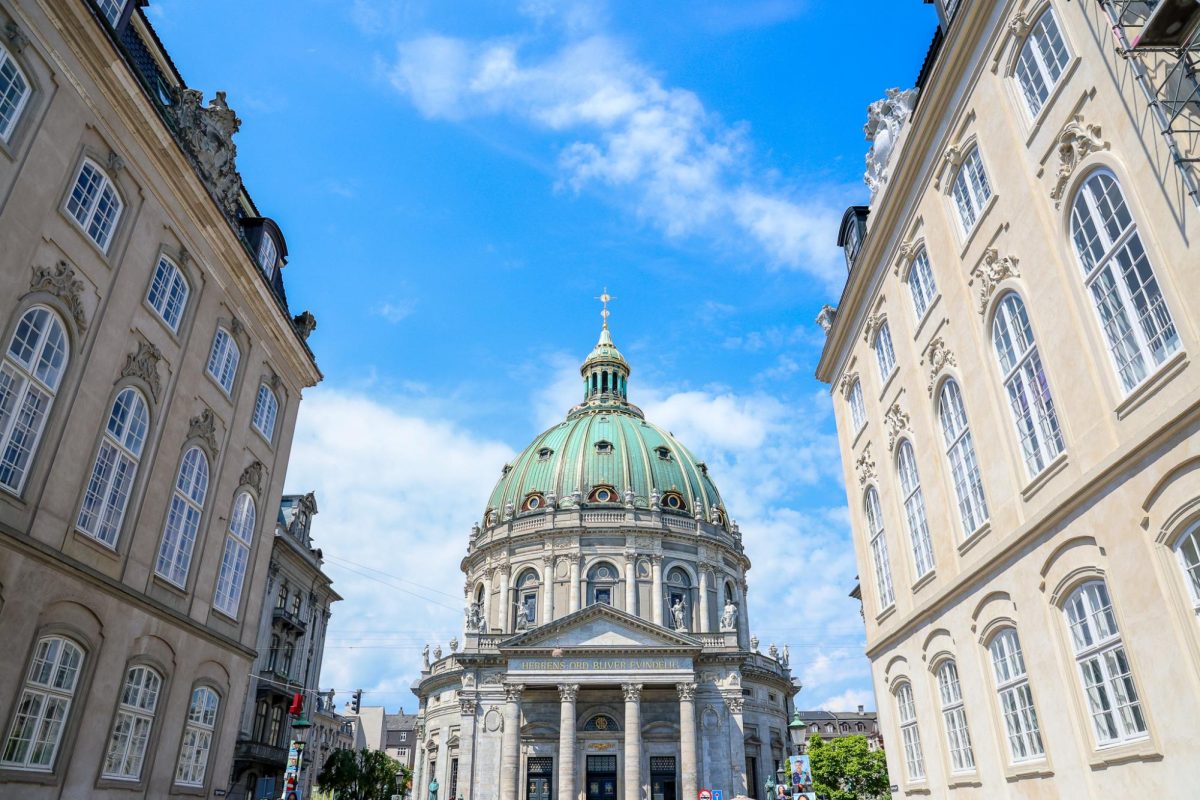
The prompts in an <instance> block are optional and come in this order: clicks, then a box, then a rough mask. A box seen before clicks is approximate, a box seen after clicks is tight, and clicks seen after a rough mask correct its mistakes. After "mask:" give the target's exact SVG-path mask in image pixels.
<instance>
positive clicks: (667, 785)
mask: <svg viewBox="0 0 1200 800" xmlns="http://www.w3.org/2000/svg"><path fill="white" fill-rule="evenodd" d="M650 800H677V796H676V794H675V757H674V756H650Z"/></svg>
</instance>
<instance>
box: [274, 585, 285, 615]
mask: <svg viewBox="0 0 1200 800" xmlns="http://www.w3.org/2000/svg"><path fill="white" fill-rule="evenodd" d="M287 601H288V585H287V581H283V582H282V583H280V584H279V594H277V595H275V607H276V608H278V609H280V610H283V609H286V608H287Z"/></svg>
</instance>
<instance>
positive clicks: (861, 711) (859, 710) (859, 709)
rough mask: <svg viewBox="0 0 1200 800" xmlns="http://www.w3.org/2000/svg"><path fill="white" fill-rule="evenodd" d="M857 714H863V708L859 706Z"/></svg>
mask: <svg viewBox="0 0 1200 800" xmlns="http://www.w3.org/2000/svg"><path fill="white" fill-rule="evenodd" d="M858 713H859V714H861V713H863V707H862V706H859V707H858Z"/></svg>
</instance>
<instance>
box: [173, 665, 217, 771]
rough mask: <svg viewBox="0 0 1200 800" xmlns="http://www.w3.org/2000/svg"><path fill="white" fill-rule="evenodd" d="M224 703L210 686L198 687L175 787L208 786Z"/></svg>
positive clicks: (190, 708) (180, 750)
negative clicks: (210, 755) (207, 774)
mask: <svg viewBox="0 0 1200 800" xmlns="http://www.w3.org/2000/svg"><path fill="white" fill-rule="evenodd" d="M220 702H221V700H220V698H219V697H218V696H217V693H216V692H214V691H213V690H212V689H210V688H208V687H207V686H198V687H196V689H195V690H194V691H193V692H192V701H191V703H190V704H189V705H188V716H187V725H186V726H185V727H184V729H183V746H182V747H180V748H179V763H178V765H177V766H176V767H175V783H177V784H179V785H180V786H203V785H204V774H205V772H207V770H208V753H209V751H210V750H212V739H213V729H214V728H216V727H217V708H218V706H219V705H220Z"/></svg>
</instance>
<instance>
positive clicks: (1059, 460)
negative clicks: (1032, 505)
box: [1021, 450, 1068, 503]
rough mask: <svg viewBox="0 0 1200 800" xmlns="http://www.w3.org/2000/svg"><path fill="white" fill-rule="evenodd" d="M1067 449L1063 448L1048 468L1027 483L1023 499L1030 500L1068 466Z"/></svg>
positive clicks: (1023, 491) (1022, 494)
mask: <svg viewBox="0 0 1200 800" xmlns="http://www.w3.org/2000/svg"><path fill="white" fill-rule="evenodd" d="M1067 463H1068V461H1067V451H1066V450H1063V451H1062V452H1061V453H1059V454H1058V456H1057V457H1056V458H1055V459H1054V460H1053V461H1051V462H1050V463H1049V464H1047V465H1046V468H1045V469H1043V470H1042V471H1041V472H1039V473H1038V474H1037V475H1036V476H1035V477H1034V478H1033V480H1031V481H1030V482H1029V483H1027V484H1026V485H1025V488H1024V489H1022V490H1021V499H1022V500H1024V501H1025V502H1027V503H1028V502H1029V499H1030V498H1031V497H1033V496H1034V495H1035V494H1037V493H1038V492H1039V491H1041V490H1042V487H1044V486H1045V485H1046V484H1047V483H1049V482H1050V479H1051V478H1053V477H1054V476H1055V475H1057V474H1058V473H1060V472H1062V471H1063V470H1064V469H1066V468H1067Z"/></svg>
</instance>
